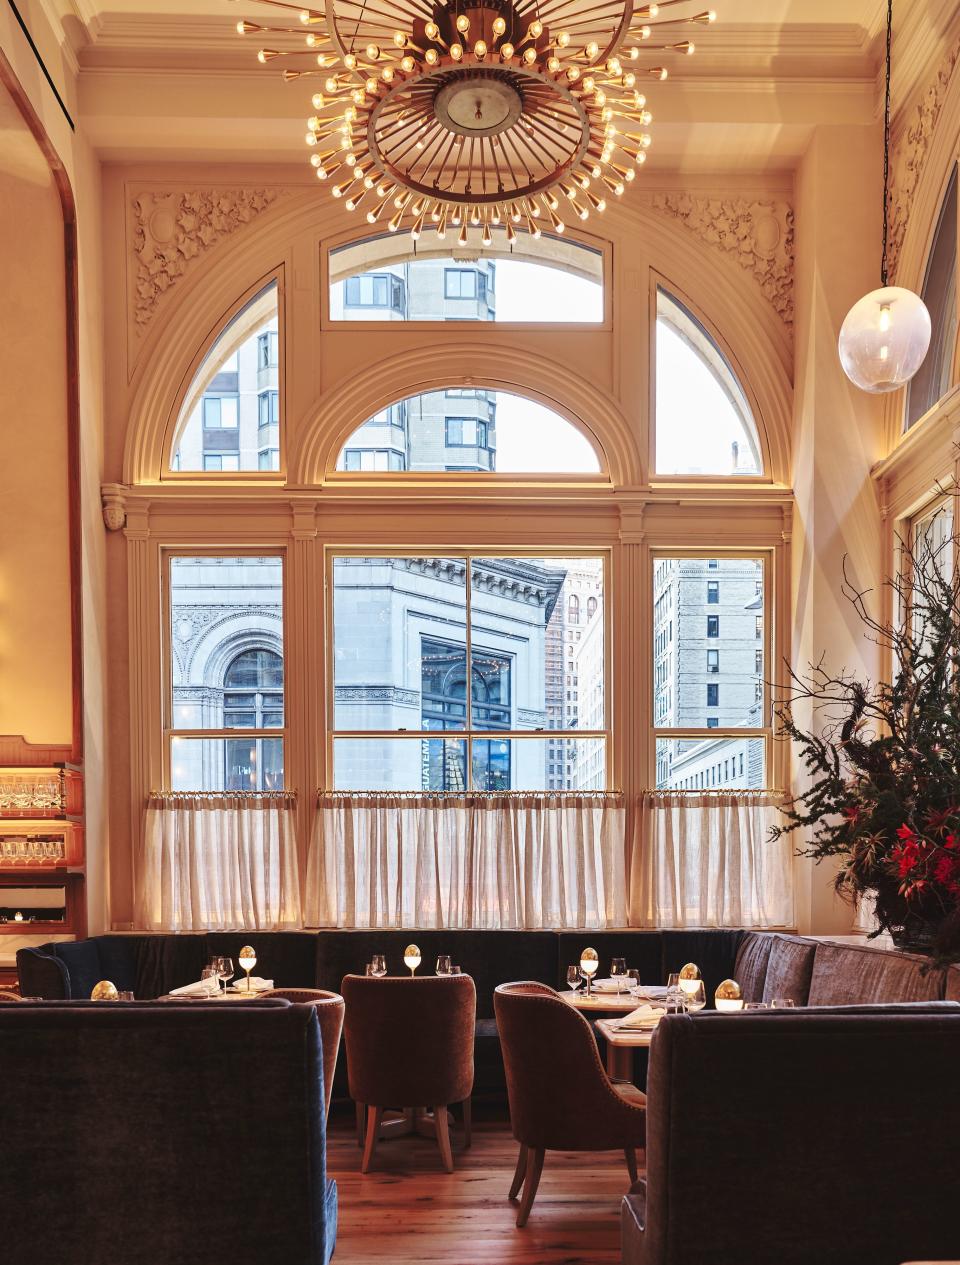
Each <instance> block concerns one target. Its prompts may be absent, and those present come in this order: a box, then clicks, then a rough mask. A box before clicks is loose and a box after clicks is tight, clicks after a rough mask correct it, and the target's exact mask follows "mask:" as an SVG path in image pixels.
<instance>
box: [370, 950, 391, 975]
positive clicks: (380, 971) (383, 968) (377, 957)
mask: <svg viewBox="0 0 960 1265" xmlns="http://www.w3.org/2000/svg"><path fill="white" fill-rule="evenodd" d="M386 973H387V959H386V957H385V956H384V955H383V954H382V953H375V954H374V955H373V957H372V958H371V959H370V974H371V975H372V976H373V977H374V979H383V977H384V975H386Z"/></svg>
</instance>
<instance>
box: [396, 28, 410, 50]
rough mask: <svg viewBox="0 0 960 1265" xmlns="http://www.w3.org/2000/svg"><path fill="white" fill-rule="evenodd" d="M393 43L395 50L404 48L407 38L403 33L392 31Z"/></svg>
mask: <svg viewBox="0 0 960 1265" xmlns="http://www.w3.org/2000/svg"><path fill="white" fill-rule="evenodd" d="M393 42H394V44H396V46H397V48H405V47H406V43H407V37H406V36H405V35H404V33H403V31H394V33H393Z"/></svg>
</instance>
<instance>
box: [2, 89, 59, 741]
mask: <svg viewBox="0 0 960 1265" xmlns="http://www.w3.org/2000/svg"><path fill="white" fill-rule="evenodd" d="M0 138H2V141H0V276H2V278H3V296H4V313H5V317H6V323H5V326H4V336H3V338H2V339H0V382H2V384H3V387H2V392H3V401H4V402H3V423H4V424H3V476H2V482H3V495H2V496H0V734H9V735H22V736H23V737H24V738H26V739H27V741H29V742H33V743H49V744H51V745H62V746H67V747H69V746H71V744H72V740H73V722H72V709H73V673H72V664H71V656H72V648H73V638H72V624H71V591H70V539H69V496H68V492H69V489H68V479H67V434H68V420H67V374H68V367H67V315H66V292H67V290H66V285H67V283H66V272H65V260H64V223H63V211H62V207H61V203H60V195H59V193H58V191H57V188H56V185H55V183H54V178H53V173H52V172H51V170H50V166H49V163H48V162H47V160H46V158H45V156H44V155H43V153H42V152H41V150H40V148H39V146H38V145H37V142H36V141H35V140H34V138H33V136H32V135H31V133H30V131H29V130H28V128H27V125H26V123H25V122H24V120H23V118H22V116H21V114H20V112H19V111H18V109H17V107H16V106H15V105H14V103H13V100H12V99H11V97H10V96H9V95H8V93H7V92H6V91H5V90H4V89H3V88H2V86H0Z"/></svg>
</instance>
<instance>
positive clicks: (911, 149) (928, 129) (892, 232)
mask: <svg viewBox="0 0 960 1265" xmlns="http://www.w3.org/2000/svg"><path fill="white" fill-rule="evenodd" d="M958 60H960V39H958V40H957V42H956V43H955V44H954V45H953V46H952V47H951V49H950V51H949V52H948V53H947V55H946V57H944V59H943V61H942V62H941V63H940V65H939V66H938V67H937V73H936V74H935V75H934V77H933V81H932V82H931V83H930V84H928V85H927V88H926V90H925V91H924V93H923V94H922V96H921V97H920V99H919V101H918V102H917V103H916V105H915V106H914V107H913V110H912V111H911V113H910V114H909V115H908V117H907V120H906V122H905V124H904V126H903V128H902V129H901V131H900V135H899V137H898V139H897V141H896V144H895V145H894V148H893V156H892V159H891V164H890V166H891V172H892V179H891V181H890V192H889V194H888V217H889V223H890V227H889V235H888V244H887V271H888V273H889V275H890V276H891V277H893V276H895V275H896V271H897V264H898V262H899V259H900V250H901V248H902V246H903V239H904V235H905V234H906V231H907V222H908V220H909V219H910V212H911V210H912V209H913V205H914V200H915V198H916V195H917V191H918V189H919V187H920V177H921V176H922V175H923V169H924V166H925V164H926V161H927V154H928V153H929V152H930V146H931V144H932V142H933V134H934V131H935V130H936V126H937V120H938V119H939V118H940V112H941V110H942V109H943V103H944V101H946V99H947V91H948V89H949V87H950V81H951V79H952V78H953V72H954V70H956V67H957V62H958Z"/></svg>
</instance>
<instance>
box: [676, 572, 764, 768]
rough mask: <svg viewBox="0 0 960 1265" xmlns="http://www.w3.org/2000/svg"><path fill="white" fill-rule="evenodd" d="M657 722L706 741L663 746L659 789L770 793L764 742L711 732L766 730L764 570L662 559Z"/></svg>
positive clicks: (681, 740)
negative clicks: (696, 734)
mask: <svg viewBox="0 0 960 1265" xmlns="http://www.w3.org/2000/svg"><path fill="white" fill-rule="evenodd" d="M653 590H654V591H653V599H654V627H653V636H654V644H653V673H654V724H655V726H656V728H657V729H658V730H669V729H702V730H704V731H705V732H704V736H703V737H702V738H700V737H690V736H685V737H682V738H670V737H660V738H658V740H657V787H658V788H660V789H676V790H709V789H713V788H733V789H736V788H740V789H743V788H755V789H759V788H762V787H763V786H764V767H763V764H764V759H763V752H764V743H763V740H762V738H757V737H750V736H747V735H744V736H743V737H742V738H741V737H730V736H726V737H717V738H710V737H709V736H708V734H707V732H706V731H708V730H710V729H758V728H761V727H762V725H763V720H762V715H763V688H764V686H763V683H764V627H763V564H762V562H761V561H760V560H759V559H756V558H658V559H656V560H655V563H654V577H653Z"/></svg>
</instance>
